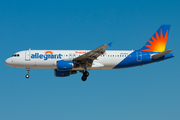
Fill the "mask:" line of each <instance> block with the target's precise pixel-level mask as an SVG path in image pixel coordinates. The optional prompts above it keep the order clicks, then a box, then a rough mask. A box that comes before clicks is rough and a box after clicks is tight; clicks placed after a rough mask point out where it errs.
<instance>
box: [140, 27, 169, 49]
mask: <svg viewBox="0 0 180 120" xmlns="http://www.w3.org/2000/svg"><path fill="white" fill-rule="evenodd" d="M160 31H161V32H160V36H159V35H158V33H157V32H156V33H155V34H156V38H154V37H153V36H152V37H151V39H152V40H153V41H151V40H149V41H148V42H149V44H150V45H144V46H146V47H148V48H149V49H146V50H142V51H153V52H163V51H164V50H165V47H166V42H167V38H168V30H167V31H166V34H165V36H164V37H163V33H162V29H161V30H160Z"/></svg>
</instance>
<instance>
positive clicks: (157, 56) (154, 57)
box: [151, 50, 172, 59]
mask: <svg viewBox="0 0 180 120" xmlns="http://www.w3.org/2000/svg"><path fill="white" fill-rule="evenodd" d="M171 51H172V50H166V51H164V52H160V53H158V54H155V55H152V56H151V57H152V59H157V58H160V57H162V56H165V55H166V54H168V53H170V52H171Z"/></svg>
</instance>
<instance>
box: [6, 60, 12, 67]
mask: <svg viewBox="0 0 180 120" xmlns="http://www.w3.org/2000/svg"><path fill="white" fill-rule="evenodd" d="M5 64H6V65H8V66H10V65H11V64H12V61H11V60H10V58H8V59H6V60H5Z"/></svg>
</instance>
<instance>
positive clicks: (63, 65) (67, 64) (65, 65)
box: [57, 60, 73, 71]
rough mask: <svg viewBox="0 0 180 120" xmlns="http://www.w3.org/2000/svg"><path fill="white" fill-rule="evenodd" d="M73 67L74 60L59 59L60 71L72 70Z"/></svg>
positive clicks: (58, 66) (58, 67)
mask: <svg viewBox="0 0 180 120" xmlns="http://www.w3.org/2000/svg"><path fill="white" fill-rule="evenodd" d="M72 68H73V62H72V61H65V60H59V61H57V69H58V70H59V71H64V70H71V69H72Z"/></svg>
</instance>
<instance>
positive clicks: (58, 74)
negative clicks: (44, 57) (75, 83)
mask: <svg viewBox="0 0 180 120" xmlns="http://www.w3.org/2000/svg"><path fill="white" fill-rule="evenodd" d="M54 75H55V76H56V77H67V76H69V75H70V70H66V71H59V70H57V69H54Z"/></svg>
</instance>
